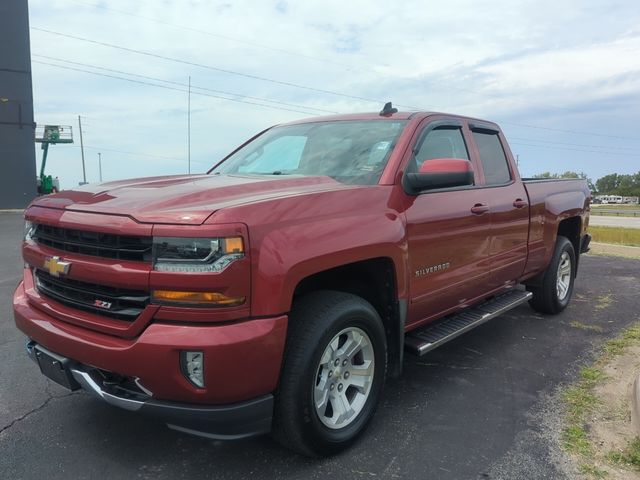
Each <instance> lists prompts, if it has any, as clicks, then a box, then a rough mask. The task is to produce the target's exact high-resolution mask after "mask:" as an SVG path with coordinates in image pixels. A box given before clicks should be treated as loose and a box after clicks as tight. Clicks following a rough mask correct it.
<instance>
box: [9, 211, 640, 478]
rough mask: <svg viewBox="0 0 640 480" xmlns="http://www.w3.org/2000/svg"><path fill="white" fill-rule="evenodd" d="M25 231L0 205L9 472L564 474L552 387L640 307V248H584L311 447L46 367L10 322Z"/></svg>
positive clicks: (412, 366) (408, 366)
mask: <svg viewBox="0 0 640 480" xmlns="http://www.w3.org/2000/svg"><path fill="white" fill-rule="evenodd" d="M21 235H22V220H21V215H19V214H10V213H0V245H2V247H3V248H2V251H1V252H0V314H1V317H0V472H2V474H1V476H2V477H3V478H11V479H22V478H50V479H56V478H107V477H108V478H154V479H156V478H162V479H163V478H167V479H169V478H189V479H194V478H215V479H244V478H251V479H258V478H292V479H293V478H327V477H331V478H336V479H339V478H344V479H353V478H363V479H364V478H430V479H476V478H482V479H489V478H490V479H516V478H517V479H529V478H531V479H540V478H554V479H555V478H566V471H565V467H564V466H563V462H562V458H561V455H560V454H559V453H558V447H557V445H556V443H555V442H554V431H555V430H554V419H555V413H554V408H555V406H554V401H553V395H554V392H555V391H556V389H557V388H558V387H559V386H560V385H561V384H563V383H566V382H570V381H571V380H572V379H573V378H574V377H575V374H576V372H577V368H578V367H579V366H580V365H582V364H583V363H584V362H588V360H589V358H590V355H591V352H592V351H593V350H594V349H595V348H596V347H597V346H598V345H600V344H601V343H602V342H604V341H605V340H606V339H607V338H609V337H612V336H613V335H615V334H616V332H618V331H619V330H620V329H622V328H624V327H625V326H626V325H628V324H630V323H631V322H633V321H634V320H638V319H639V318H640V312H639V309H638V306H639V301H638V298H639V295H640V260H629V259H623V258H614V257H599V256H585V257H583V259H582V261H581V265H580V274H579V276H578V280H577V283H576V290H575V293H574V299H573V302H572V304H571V306H570V307H569V308H568V309H567V310H566V311H565V312H564V313H563V314H561V315H559V316H556V317H544V316H541V315H539V314H536V313H534V312H533V311H532V310H531V309H530V308H529V307H528V306H526V305H525V306H522V307H519V308H518V309H516V310H514V311H512V312H510V313H509V314H507V315H504V316H502V317H500V318H498V319H495V320H493V321H491V322H489V323H488V324H486V325H484V326H482V327H479V328H478V329H476V330H474V331H472V332H470V333H468V334H466V335H464V336H462V337H460V338H459V339H457V340H455V341H453V342H452V343H449V344H448V345H446V346H444V347H442V348H440V349H439V350H436V351H434V352H431V353H430V354H427V355H426V356H424V357H421V358H415V357H408V358H407V359H406V361H405V371H404V374H403V376H402V377H401V378H400V379H398V380H390V381H389V382H388V383H387V385H386V388H385V392H384V394H383V401H382V403H381V405H380V408H379V410H378V413H377V415H376V418H375V419H374V422H373V423H372V425H371V426H370V428H369V429H368V430H367V431H366V432H365V435H364V436H363V437H362V438H361V440H360V441H359V442H358V443H357V444H356V445H355V446H354V447H353V448H352V449H350V450H349V451H347V452H345V453H343V454H341V455H339V456H337V457H334V458H328V459H321V460H311V459H306V458H302V457H299V456H296V455H294V454H292V453H290V452H289V451H286V450H284V449H282V448H280V447H279V446H278V445H277V444H275V443H274V442H273V441H272V440H271V439H270V438H269V437H264V438H258V439H252V440H245V441H236V442H219V441H213V440H206V439H201V438H195V437H190V436H187V435H184V434H180V433H177V432H174V431H171V430H168V429H167V428H165V427H164V425H162V424H160V423H158V422H156V421H155V420H153V419H150V418H145V417H141V416H138V415H136V414H134V413H131V412H127V411H123V410H119V409H116V408H113V407H110V406H108V405H106V404H103V403H100V402H99V401H97V400H94V399H92V398H90V397H89V396H88V395H86V394H84V393H80V392H76V393H69V392H66V391H65V390H64V389H62V388H61V387H59V386H57V385H56V384H53V383H52V382H50V381H48V380H46V379H45V378H44V377H43V376H42V375H41V374H40V373H39V371H38V369H37V367H36V366H35V365H34V364H33V363H32V362H31V361H30V360H29V359H28V358H27V355H26V353H25V351H24V340H25V339H24V336H23V335H22V334H21V333H20V332H19V331H18V330H17V329H16V328H15V326H14V324H13V318H12V310H11V296H12V293H13V290H14V288H15V285H16V284H17V282H18V280H19V276H20V273H21V265H22V261H21V258H20V250H19V247H20V239H21ZM585 325H586V326H599V327H601V328H602V332H599V331H596V330H595V329H592V328H580V326H585Z"/></svg>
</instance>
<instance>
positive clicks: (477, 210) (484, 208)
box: [471, 203, 489, 215]
mask: <svg viewBox="0 0 640 480" xmlns="http://www.w3.org/2000/svg"><path fill="white" fill-rule="evenodd" d="M488 211H489V205H485V204H484V203H476V204H475V205H474V206H473V207H471V213H473V214H474V215H482V214H483V213H487V212H488Z"/></svg>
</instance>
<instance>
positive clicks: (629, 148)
mask: <svg viewBox="0 0 640 480" xmlns="http://www.w3.org/2000/svg"><path fill="white" fill-rule="evenodd" d="M509 140H510V141H511V140H522V141H523V142H534V143H549V144H553V145H568V146H571V147H587V148H603V149H612V150H640V148H638V147H621V146H618V145H588V144H584V143H567V142H555V141H552V140H540V139H537V138H522V137H512V136H509Z"/></svg>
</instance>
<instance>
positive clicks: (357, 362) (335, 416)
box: [313, 327, 375, 429]
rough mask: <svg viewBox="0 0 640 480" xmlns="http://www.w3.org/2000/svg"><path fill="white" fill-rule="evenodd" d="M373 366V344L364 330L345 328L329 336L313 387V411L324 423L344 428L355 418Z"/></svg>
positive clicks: (364, 401)
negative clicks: (331, 336)
mask: <svg viewBox="0 0 640 480" xmlns="http://www.w3.org/2000/svg"><path fill="white" fill-rule="evenodd" d="M374 370H375V360H374V353H373V346H372V344H371V339H370V338H369V336H368V335H367V334H366V332H365V331H364V330H361V329H360V328H357V327H349V328H345V329H344V330H342V331H341V332H340V333H338V334H337V335H336V336H334V337H333V338H332V339H331V341H330V342H329V344H328V345H327V347H326V348H325V349H324V352H323V354H322V357H321V358H320V363H319V365H318V368H317V371H316V383H315V386H314V389H313V403H314V405H315V407H316V414H317V415H318V418H319V419H320V421H321V422H322V423H323V424H324V425H325V426H326V427H328V428H331V429H339V428H343V427H346V426H347V425H349V424H350V423H351V422H353V421H354V420H355V419H356V417H357V416H358V414H359V413H360V412H361V411H362V409H363V408H364V406H365V404H366V403H367V399H368V398H369V393H370V392H371V385H372V384H373V374H374Z"/></svg>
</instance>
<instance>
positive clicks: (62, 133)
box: [36, 125, 73, 195]
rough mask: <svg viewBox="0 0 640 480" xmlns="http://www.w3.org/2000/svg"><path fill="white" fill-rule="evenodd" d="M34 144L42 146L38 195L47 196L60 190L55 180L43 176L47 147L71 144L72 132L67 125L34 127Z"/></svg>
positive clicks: (49, 176) (48, 176)
mask: <svg viewBox="0 0 640 480" xmlns="http://www.w3.org/2000/svg"><path fill="white" fill-rule="evenodd" d="M36 142H37V143H41V144H42V165H41V166H40V176H39V177H38V179H37V180H38V182H37V183H38V193H39V194H40V195H48V194H49V193H55V192H57V191H58V190H59V189H60V186H59V185H58V184H57V178H56V179H55V180H54V178H53V177H52V176H51V175H45V173H44V169H45V166H46V165H47V153H49V145H55V144H56V143H73V131H72V130H71V127H70V126H67V125H64V126H63V125H39V126H36Z"/></svg>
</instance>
